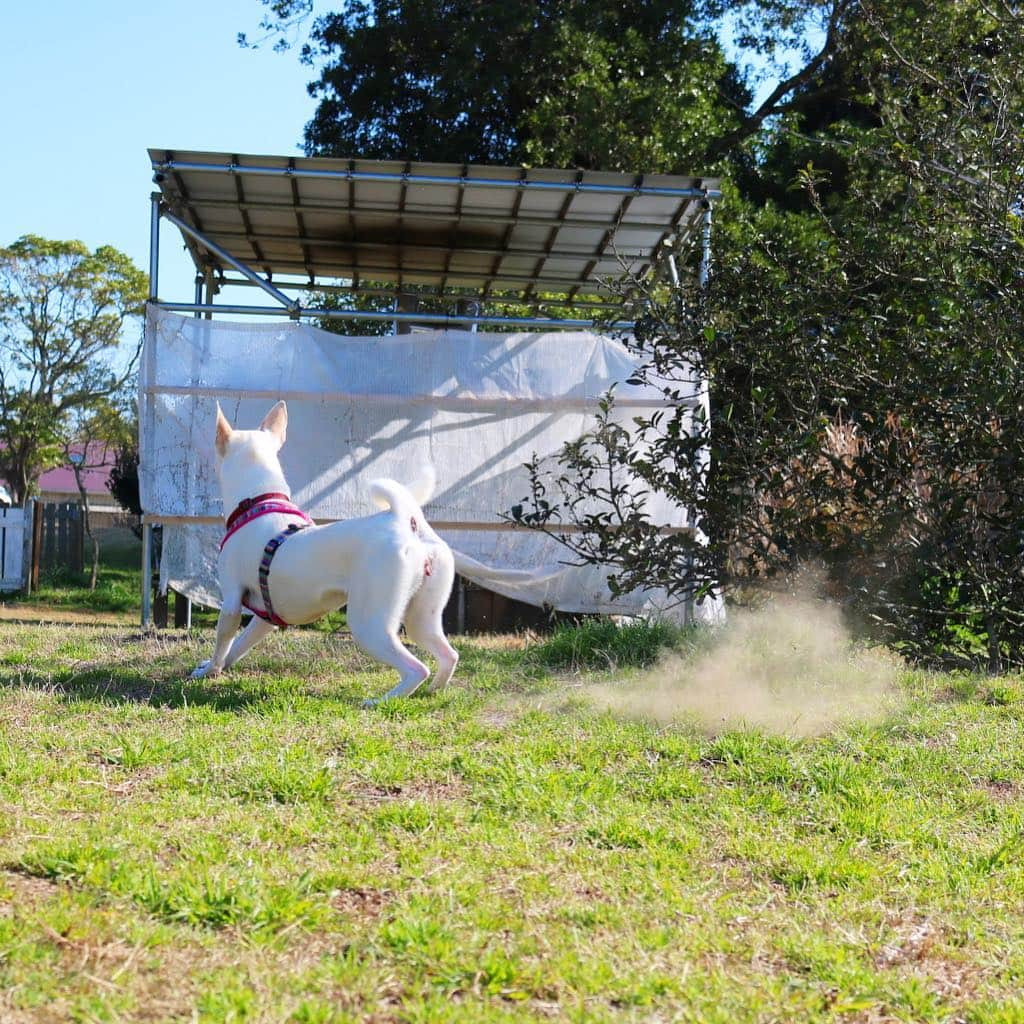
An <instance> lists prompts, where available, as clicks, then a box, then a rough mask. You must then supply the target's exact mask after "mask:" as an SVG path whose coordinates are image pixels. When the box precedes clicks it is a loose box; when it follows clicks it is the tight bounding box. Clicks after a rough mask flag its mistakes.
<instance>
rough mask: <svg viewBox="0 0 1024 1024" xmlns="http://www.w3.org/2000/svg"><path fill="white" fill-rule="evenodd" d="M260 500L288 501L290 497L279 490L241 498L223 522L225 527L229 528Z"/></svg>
mask: <svg viewBox="0 0 1024 1024" xmlns="http://www.w3.org/2000/svg"><path fill="white" fill-rule="evenodd" d="M261 501H287V502H290V501H291V498H290V497H289V496H288V495H287V494H281V493H280V492H279V491H268V492H267V493H266V494H257V495H256V497H255V498H243V499H242V500H241V501H240V502H239V503H238V507H237V508H236V509H235V511H234V512H232V513H231V515H229V516H228V521H227V522H226V523H225V524H224V527H225V529H227V530H230V529H231V527H232V526H234V525H235V522H236V521H237V520H238V518H239V517H240V516H244V515H245V513H246V512H248V511H249V509H251V508H252V507H253V505H258V504H259V503H260V502H261Z"/></svg>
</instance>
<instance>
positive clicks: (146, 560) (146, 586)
mask: <svg viewBox="0 0 1024 1024" xmlns="http://www.w3.org/2000/svg"><path fill="white" fill-rule="evenodd" d="M152 597H153V525H152V523H143V524H142V620H141V626H142V628H143V629H148V628H149V626H150V625H151V624H152V621H153V612H152Z"/></svg>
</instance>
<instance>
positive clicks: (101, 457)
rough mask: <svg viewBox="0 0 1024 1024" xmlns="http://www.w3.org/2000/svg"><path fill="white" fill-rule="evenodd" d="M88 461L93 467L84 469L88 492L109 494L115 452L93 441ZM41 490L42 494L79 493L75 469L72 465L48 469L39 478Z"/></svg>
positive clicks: (83, 476)
mask: <svg viewBox="0 0 1024 1024" xmlns="http://www.w3.org/2000/svg"><path fill="white" fill-rule="evenodd" d="M86 461H87V462H88V463H90V466H91V467H92V468H89V469H85V470H83V471H82V480H83V482H84V483H85V489H86V492H87V493H89V494H102V495H104V496H109V495H110V491H109V490H108V488H107V481H108V480H109V479H110V471H111V469H112V468H113V466H114V452H113V451H112V450H111V449H109V448H108V447H107V446H105V445H101V444H96V443H95V442H93V443H91V444H90V445H89V448H88V453H87V458H86ZM39 491H40V493H42V494H46V493H57V494H77V493H78V483H77V482H76V481H75V471H74V470H73V469H72V468H71V466H70V465H64V466H57V467H56V468H55V469H50V470H47V471H46V472H45V473H43V475H42V476H41V477H40V478H39Z"/></svg>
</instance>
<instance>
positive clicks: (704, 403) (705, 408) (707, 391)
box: [684, 194, 711, 623]
mask: <svg viewBox="0 0 1024 1024" xmlns="http://www.w3.org/2000/svg"><path fill="white" fill-rule="evenodd" d="M710 276H711V196H710V194H706V195H705V196H704V214H703V216H702V217H701V248H700V270H699V272H698V281H699V283H700V287H701V288H702V289H704V288H707V286H708V280H709V278H710ZM700 410H701V414H702V415H703V418H704V424H705V426H704V429H705V432H706V431H707V428H708V424H710V422H711V385H710V382H709V381H708V376H707V373H704V372H702V373H701V378H700ZM693 416H694V414H693V413H692V412H691V413H690V422H691V424H692V422H693ZM691 430H692V426H691ZM709 459H710V452H709V451H708V449H707V447H706V446H705V447H704V448H702V449H701V451H700V455H699V457H698V465H699V469H698V472H699V473H702V474H704V476H705V479H706V478H707V467H708V462H709ZM689 562H690V566H691V568H690V572H689V576H690V579H689V580H688V581H687V593H686V611H685V613H684V619H685V621H686V622H687V623H691V622H694V621H696V617H697V609H696V601H695V595H694V586H693V568H692V566H693V555H692V553H691V555H690V556H689Z"/></svg>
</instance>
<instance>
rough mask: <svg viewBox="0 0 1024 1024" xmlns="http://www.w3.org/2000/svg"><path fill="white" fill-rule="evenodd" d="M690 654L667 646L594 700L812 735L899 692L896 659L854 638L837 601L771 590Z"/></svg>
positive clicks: (859, 716)
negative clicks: (663, 654) (661, 655)
mask: <svg viewBox="0 0 1024 1024" xmlns="http://www.w3.org/2000/svg"><path fill="white" fill-rule="evenodd" d="M707 643H708V646H707V647H706V648H704V649H702V650H701V651H699V652H698V653H696V654H695V655H692V656H689V657H684V656H680V655H673V656H671V657H667V658H665V659H663V660H662V661H661V662H659V663H658V664H657V665H656V666H655V667H654V668H653V669H651V670H649V671H648V672H646V673H643V674H641V675H640V676H631V677H630V678H629V679H628V680H624V681H623V682H622V683H617V684H610V685H601V686H596V687H587V688H586V691H585V692H586V696H587V697H588V698H589V699H591V700H592V701H593V702H594V703H596V704H597V705H598V706H599V707H602V708H605V709H607V710H610V711H612V712H614V713H616V714H623V715H626V716H628V717H635V718H643V719H648V720H654V721H657V722H670V721H691V722H694V723H695V724H697V725H698V726H699V727H700V728H703V729H706V730H708V731H711V732H721V731H723V730H725V729H732V728H751V727H756V728H760V729H763V730H765V731H768V732H775V733H784V734H788V735H796V736H814V735H821V734H823V733H825V732H829V731H830V730H832V729H834V728H838V727H841V726H843V725H846V724H849V723H852V722H865V721H866V722H870V721H877V720H880V719H881V718H882V717H884V716H885V714H886V713H887V711H888V709H889V708H890V707H891V706H892V701H893V699H894V698H895V695H896V693H897V687H896V680H897V676H898V674H899V671H900V667H901V666H900V662H899V661H898V660H897V659H896V658H895V657H894V656H893V655H891V654H888V653H887V652H885V651H880V650H875V649H867V648H864V647H862V646H858V645H856V644H855V643H854V642H853V640H852V639H851V636H850V633H849V631H848V630H847V628H846V627H845V625H844V624H843V621H842V616H841V613H840V611H839V609H838V608H837V607H835V606H834V605H831V604H828V603H825V602H822V601H816V600H810V599H804V598H784V599H777V600H775V601H774V602H772V603H771V604H770V605H768V606H766V607H764V608H761V609H759V610H757V611H734V612H732V613H731V614H730V619H729V622H728V624H727V625H725V626H722V627H720V628H718V629H716V630H715V632H714V634H713V635H712V637H711V638H710V639H709V640H708V642H707Z"/></svg>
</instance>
